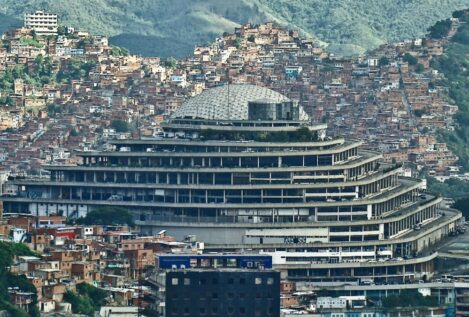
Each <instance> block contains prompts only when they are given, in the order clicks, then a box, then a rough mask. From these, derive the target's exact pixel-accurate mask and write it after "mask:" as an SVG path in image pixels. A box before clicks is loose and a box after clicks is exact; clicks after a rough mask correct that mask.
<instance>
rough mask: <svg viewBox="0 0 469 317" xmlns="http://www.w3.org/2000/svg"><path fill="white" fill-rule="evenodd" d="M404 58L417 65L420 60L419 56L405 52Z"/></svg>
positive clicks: (405, 60)
mask: <svg viewBox="0 0 469 317" xmlns="http://www.w3.org/2000/svg"><path fill="white" fill-rule="evenodd" d="M402 60H403V61H404V62H407V63H409V65H417V62H418V60H417V58H416V57H415V56H413V55H411V54H409V53H405V54H404V57H403V58H402Z"/></svg>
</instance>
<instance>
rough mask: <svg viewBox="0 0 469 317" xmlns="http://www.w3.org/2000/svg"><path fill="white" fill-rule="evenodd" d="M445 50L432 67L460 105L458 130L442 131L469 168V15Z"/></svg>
mask: <svg viewBox="0 0 469 317" xmlns="http://www.w3.org/2000/svg"><path fill="white" fill-rule="evenodd" d="M465 22H466V23H464V24H461V26H460V27H459V29H458V31H457V33H456V35H455V36H454V37H453V38H452V39H451V43H450V44H449V46H448V47H447V48H446V50H445V53H444V54H443V55H442V56H440V57H439V58H437V59H436V60H435V61H434V62H433V63H432V66H433V67H434V68H436V69H437V70H439V71H440V72H441V73H443V74H444V76H445V80H444V82H443V84H444V85H445V86H447V87H449V92H448V97H449V98H450V99H451V101H452V102H453V103H454V104H456V105H457V106H458V108H459V111H458V113H457V114H456V115H455V120H456V123H457V126H456V131H454V132H452V131H442V132H441V133H440V135H439V136H440V139H441V140H442V141H443V142H447V143H448V146H449V148H450V149H451V150H452V151H453V152H454V153H455V154H456V155H457V156H458V157H459V163H460V164H461V165H462V166H463V168H464V169H465V170H468V169H469V61H468V58H467V56H468V54H469V41H468V39H469V24H467V22H469V18H467V17H466V18H465Z"/></svg>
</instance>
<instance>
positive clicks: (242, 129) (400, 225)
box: [3, 85, 461, 282]
mask: <svg viewBox="0 0 469 317" xmlns="http://www.w3.org/2000/svg"><path fill="white" fill-rule="evenodd" d="M162 128H163V131H164V136H162V137H160V138H154V139H139V140H120V141H114V142H112V143H113V145H114V146H115V151H111V152H108V151H106V152H104V151H103V152H85V153H81V154H80V156H81V157H82V159H83V164H82V165H79V166H46V167H45V168H46V169H47V170H49V171H50V173H51V178H50V180H48V181H41V182H39V181H35V182H32V181H28V180H19V181H15V182H14V184H16V185H17V186H18V189H19V192H18V196H16V197H3V202H4V209H5V212H6V213H31V214H34V215H43V214H51V213H63V214H64V215H67V216H69V217H77V216H82V215H84V214H86V213H87V212H88V211H90V210H92V209H94V208H97V207H100V206H108V205H109V206H120V207H123V208H126V209H128V210H131V211H132V212H133V213H134V215H135V218H136V222H137V224H138V225H139V226H140V227H141V229H142V230H143V232H145V233H157V232H159V231H160V230H162V229H165V230H167V231H168V233H169V234H172V235H175V236H177V237H178V238H183V237H184V236H186V235H196V236H197V238H198V239H199V240H202V241H205V242H206V246H205V249H206V250H207V251H239V250H247V249H249V250H251V251H250V252H258V253H264V254H271V255H272V256H273V259H274V265H275V267H276V268H278V269H280V270H282V272H283V274H284V277H288V278H291V279H307V280H314V279H321V280H323V279H325V278H328V279H333V280H349V279H363V278H374V279H382V280H386V281H392V280H396V281H401V282H402V281H407V280H414V279H420V278H424V277H430V276H431V275H432V274H433V260H434V259H435V258H436V256H437V254H436V252H431V247H432V246H433V245H434V244H435V243H437V242H438V241H440V240H442V239H444V238H445V237H446V236H447V235H449V234H450V233H451V232H452V231H454V230H455V228H456V226H457V224H458V222H459V221H460V218H461V214H460V213H459V212H457V211H455V210H450V209H444V208H442V207H441V206H440V202H441V198H439V197H435V196H432V195H429V194H425V193H423V192H422V191H421V187H422V182H421V180H418V179H413V178H407V177H400V176H399V175H400V174H401V167H400V166H399V165H393V166H389V165H383V164H380V159H381V154H379V153H375V152H370V151H364V150H360V145H361V144H362V143H361V142H359V141H353V140H344V139H343V138H330V137H326V134H325V130H326V126H325V125H312V124H311V122H310V120H309V118H308V116H307V115H306V114H305V112H304V111H303V109H302V108H301V107H299V106H298V104H297V103H296V102H295V101H293V100H290V99H288V98H287V97H285V96H283V95H281V94H279V93H277V92H274V91H272V90H269V89H266V88H261V87H256V86H252V85H229V86H223V87H218V88H213V89H209V90H206V91H205V92H203V93H202V94H200V95H199V96H196V97H194V98H192V99H190V100H188V101H187V102H186V103H184V104H183V105H182V106H181V107H180V108H179V109H178V110H177V111H176V112H175V113H174V114H173V116H172V117H171V118H170V119H169V120H168V121H167V122H165V123H164V124H163V125H162ZM331 263H333V265H331Z"/></svg>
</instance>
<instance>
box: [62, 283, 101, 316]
mask: <svg viewBox="0 0 469 317" xmlns="http://www.w3.org/2000/svg"><path fill="white" fill-rule="evenodd" d="M76 287H77V292H76V293H75V292H72V291H67V292H66V293H65V294H64V301H66V302H67V303H70V304H71V305H72V312H73V313H75V314H85V315H87V316H92V315H93V314H94V312H95V311H97V310H99V308H100V307H101V306H104V305H105V304H106V299H107V297H108V293H107V292H106V291H104V290H102V289H99V288H97V287H94V286H93V285H90V284H87V283H80V284H77V286H76Z"/></svg>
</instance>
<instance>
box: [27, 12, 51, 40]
mask: <svg viewBox="0 0 469 317" xmlns="http://www.w3.org/2000/svg"><path fill="white" fill-rule="evenodd" d="M24 27H26V28H30V29H33V30H34V31H35V32H36V34H38V35H56V34H57V28H58V17H57V14H54V13H48V12H44V11H36V12H34V13H26V14H25V15H24Z"/></svg>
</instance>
